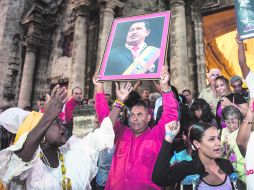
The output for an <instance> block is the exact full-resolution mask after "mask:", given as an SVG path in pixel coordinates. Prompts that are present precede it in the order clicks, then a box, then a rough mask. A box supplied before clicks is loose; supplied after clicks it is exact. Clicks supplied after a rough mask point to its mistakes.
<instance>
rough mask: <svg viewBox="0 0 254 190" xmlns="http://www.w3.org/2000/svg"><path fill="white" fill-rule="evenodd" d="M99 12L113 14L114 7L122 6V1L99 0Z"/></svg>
mask: <svg viewBox="0 0 254 190" xmlns="http://www.w3.org/2000/svg"><path fill="white" fill-rule="evenodd" d="M98 3H99V5H100V13H105V12H109V13H111V14H112V15H115V11H114V9H116V8H123V5H124V4H123V3H122V2H120V1H118V0H99V1H98Z"/></svg>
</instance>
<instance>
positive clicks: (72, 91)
mask: <svg viewBox="0 0 254 190" xmlns="http://www.w3.org/2000/svg"><path fill="white" fill-rule="evenodd" d="M75 89H79V90H81V92H82V89H81V88H80V87H78V86H76V87H74V88H73V89H72V90H71V94H73V93H74V90H75Z"/></svg>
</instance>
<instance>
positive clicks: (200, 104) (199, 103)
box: [190, 98, 215, 123]
mask: <svg viewBox="0 0 254 190" xmlns="http://www.w3.org/2000/svg"><path fill="white" fill-rule="evenodd" d="M199 109H201V110H202V115H201V118H200V119H199V118H197V117H196V116H195V111H196V110H199ZM190 113H191V118H192V120H193V121H199V120H202V121H203V122H209V123H210V122H212V120H213V119H215V116H214V114H213V113H212V110H211V107H210V105H209V104H208V103H207V102H206V101H205V100H204V99H202V98H198V99H196V100H195V101H194V102H193V103H192V105H191V108H190Z"/></svg>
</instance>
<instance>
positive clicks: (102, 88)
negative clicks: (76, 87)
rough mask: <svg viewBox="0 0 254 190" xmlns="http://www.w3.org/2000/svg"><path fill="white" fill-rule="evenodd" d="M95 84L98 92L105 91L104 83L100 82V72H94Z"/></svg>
mask: <svg viewBox="0 0 254 190" xmlns="http://www.w3.org/2000/svg"><path fill="white" fill-rule="evenodd" d="M93 84H94V86H95V91H96V92H103V91H104V87H103V83H102V82H99V74H98V72H95V73H94V76H93Z"/></svg>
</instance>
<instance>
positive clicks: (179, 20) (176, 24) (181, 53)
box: [170, 0, 189, 92]
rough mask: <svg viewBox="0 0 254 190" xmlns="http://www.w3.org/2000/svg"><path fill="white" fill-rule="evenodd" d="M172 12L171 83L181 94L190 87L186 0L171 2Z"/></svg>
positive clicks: (173, 0) (172, 0) (171, 0)
mask: <svg viewBox="0 0 254 190" xmlns="http://www.w3.org/2000/svg"><path fill="white" fill-rule="evenodd" d="M170 10H171V13H172V19H171V36H170V54H171V55H170V59H171V60H170V73H171V82H172V85H174V86H175V87H176V88H177V89H178V91H179V92H181V91H182V90H184V89H185V88H188V86H189V85H188V84H189V77H188V76H189V74H188V57H187V56H188V55H187V42H186V20H185V2H184V0H170Z"/></svg>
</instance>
